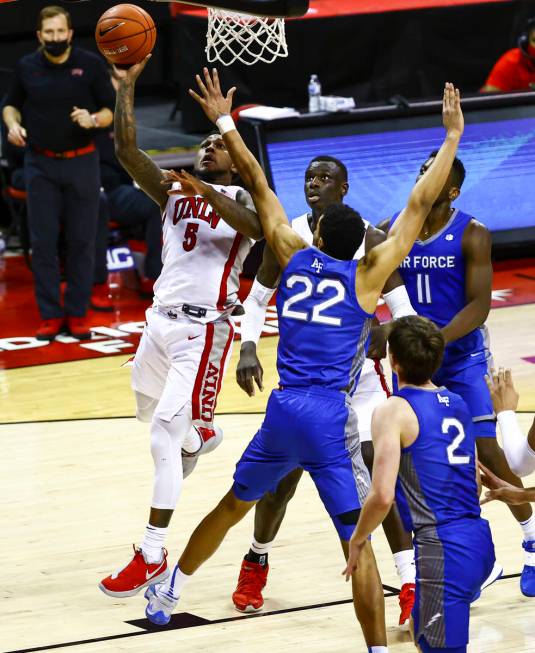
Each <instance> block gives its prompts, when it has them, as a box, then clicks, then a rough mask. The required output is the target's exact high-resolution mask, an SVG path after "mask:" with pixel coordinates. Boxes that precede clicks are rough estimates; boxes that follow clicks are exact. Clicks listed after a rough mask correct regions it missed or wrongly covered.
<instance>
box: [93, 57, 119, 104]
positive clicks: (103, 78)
mask: <svg viewBox="0 0 535 653" xmlns="http://www.w3.org/2000/svg"><path fill="white" fill-rule="evenodd" d="M92 91H93V96H94V98H95V104H96V106H97V109H98V110H100V109H104V108H106V109H109V110H110V111H113V110H114V109H115V91H114V89H113V86H112V83H111V79H110V74H109V72H108V69H107V68H106V66H105V64H104V62H102V61H101V60H100V59H97V61H96V71H95V77H94V79H93V87H92Z"/></svg>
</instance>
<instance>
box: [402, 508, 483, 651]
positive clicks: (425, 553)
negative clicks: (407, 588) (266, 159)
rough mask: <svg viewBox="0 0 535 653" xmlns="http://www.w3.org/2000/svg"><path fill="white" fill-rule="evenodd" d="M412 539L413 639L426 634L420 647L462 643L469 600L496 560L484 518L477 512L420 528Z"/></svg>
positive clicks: (450, 645)
mask: <svg viewBox="0 0 535 653" xmlns="http://www.w3.org/2000/svg"><path fill="white" fill-rule="evenodd" d="M414 545H415V560H416V599H415V603H414V608H413V610H412V617H413V620H414V634H415V640H416V641H417V642H420V640H421V639H422V638H425V642H424V645H425V644H426V645H427V646H428V649H425V648H422V650H423V651H426V650H434V649H435V648H437V649H444V648H445V649H448V648H451V649H452V650H453V651H455V650H456V649H457V647H463V646H464V647H466V645H467V644H468V629H469V621H470V603H471V602H472V600H473V599H474V597H475V596H476V594H477V592H478V591H479V590H480V588H481V585H482V584H483V582H484V581H485V580H486V579H487V578H488V577H489V576H490V573H491V572H492V568H493V565H494V562H495V555H494V545H493V543H492V537H491V534H490V528H489V524H488V522H487V521H486V520H485V519H481V518H479V517H478V518H473V519H456V520H453V521H451V522H448V523H447V524H443V525H440V526H436V527H435V526H429V527H424V528H420V529H418V530H417V531H416V532H415V535H414ZM460 650H463V649H462V648H461V649H460Z"/></svg>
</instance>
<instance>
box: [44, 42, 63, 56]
mask: <svg viewBox="0 0 535 653" xmlns="http://www.w3.org/2000/svg"><path fill="white" fill-rule="evenodd" d="M43 47H44V49H45V50H46V51H47V52H48V54H49V55H50V56H51V57H61V55H62V54H65V52H67V49H68V48H69V41H67V40H65V41H45V43H44V44H43Z"/></svg>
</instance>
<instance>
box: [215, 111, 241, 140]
mask: <svg viewBox="0 0 535 653" xmlns="http://www.w3.org/2000/svg"><path fill="white" fill-rule="evenodd" d="M215 124H216V127H217V128H218V129H219V133H220V134H221V136H223V134H226V133H227V132H231V131H232V130H233V129H236V125H235V124H234V120H233V118H232V116H229V115H228V114H227V115H225V116H219V118H218V119H217V120H216V123H215Z"/></svg>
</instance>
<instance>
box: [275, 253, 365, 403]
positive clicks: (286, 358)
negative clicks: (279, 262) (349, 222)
mask: <svg viewBox="0 0 535 653" xmlns="http://www.w3.org/2000/svg"><path fill="white" fill-rule="evenodd" d="M357 265H358V261H355V260H352V261H340V260H338V259H335V258H332V257H330V256H328V255H327V254H325V253H324V252H321V251H320V250H318V249H316V248H315V247H308V248H306V249H303V250H300V251H298V252H296V253H295V254H294V255H293V256H292V258H291V259H290V261H289V263H288V265H287V266H286V268H285V270H284V271H283V273H282V277H281V281H280V284H279V289H278V293H277V313H278V316H279V334H280V339H279V347H278V355H277V368H278V371H279V377H280V384H281V386H282V387H303V386H304V387H308V386H312V385H316V386H322V387H323V388H327V389H331V390H337V391H345V392H348V393H349V394H353V392H354V390H355V387H356V385H357V382H358V379H359V376H360V372H361V370H362V365H363V363H364V360H365V358H366V351H367V348H368V341H369V336H370V328H371V323H372V318H373V314H370V313H366V312H365V311H364V310H363V309H362V308H361V307H360V305H359V303H358V301H357V296H356V292H355V278H356V274H357Z"/></svg>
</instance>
